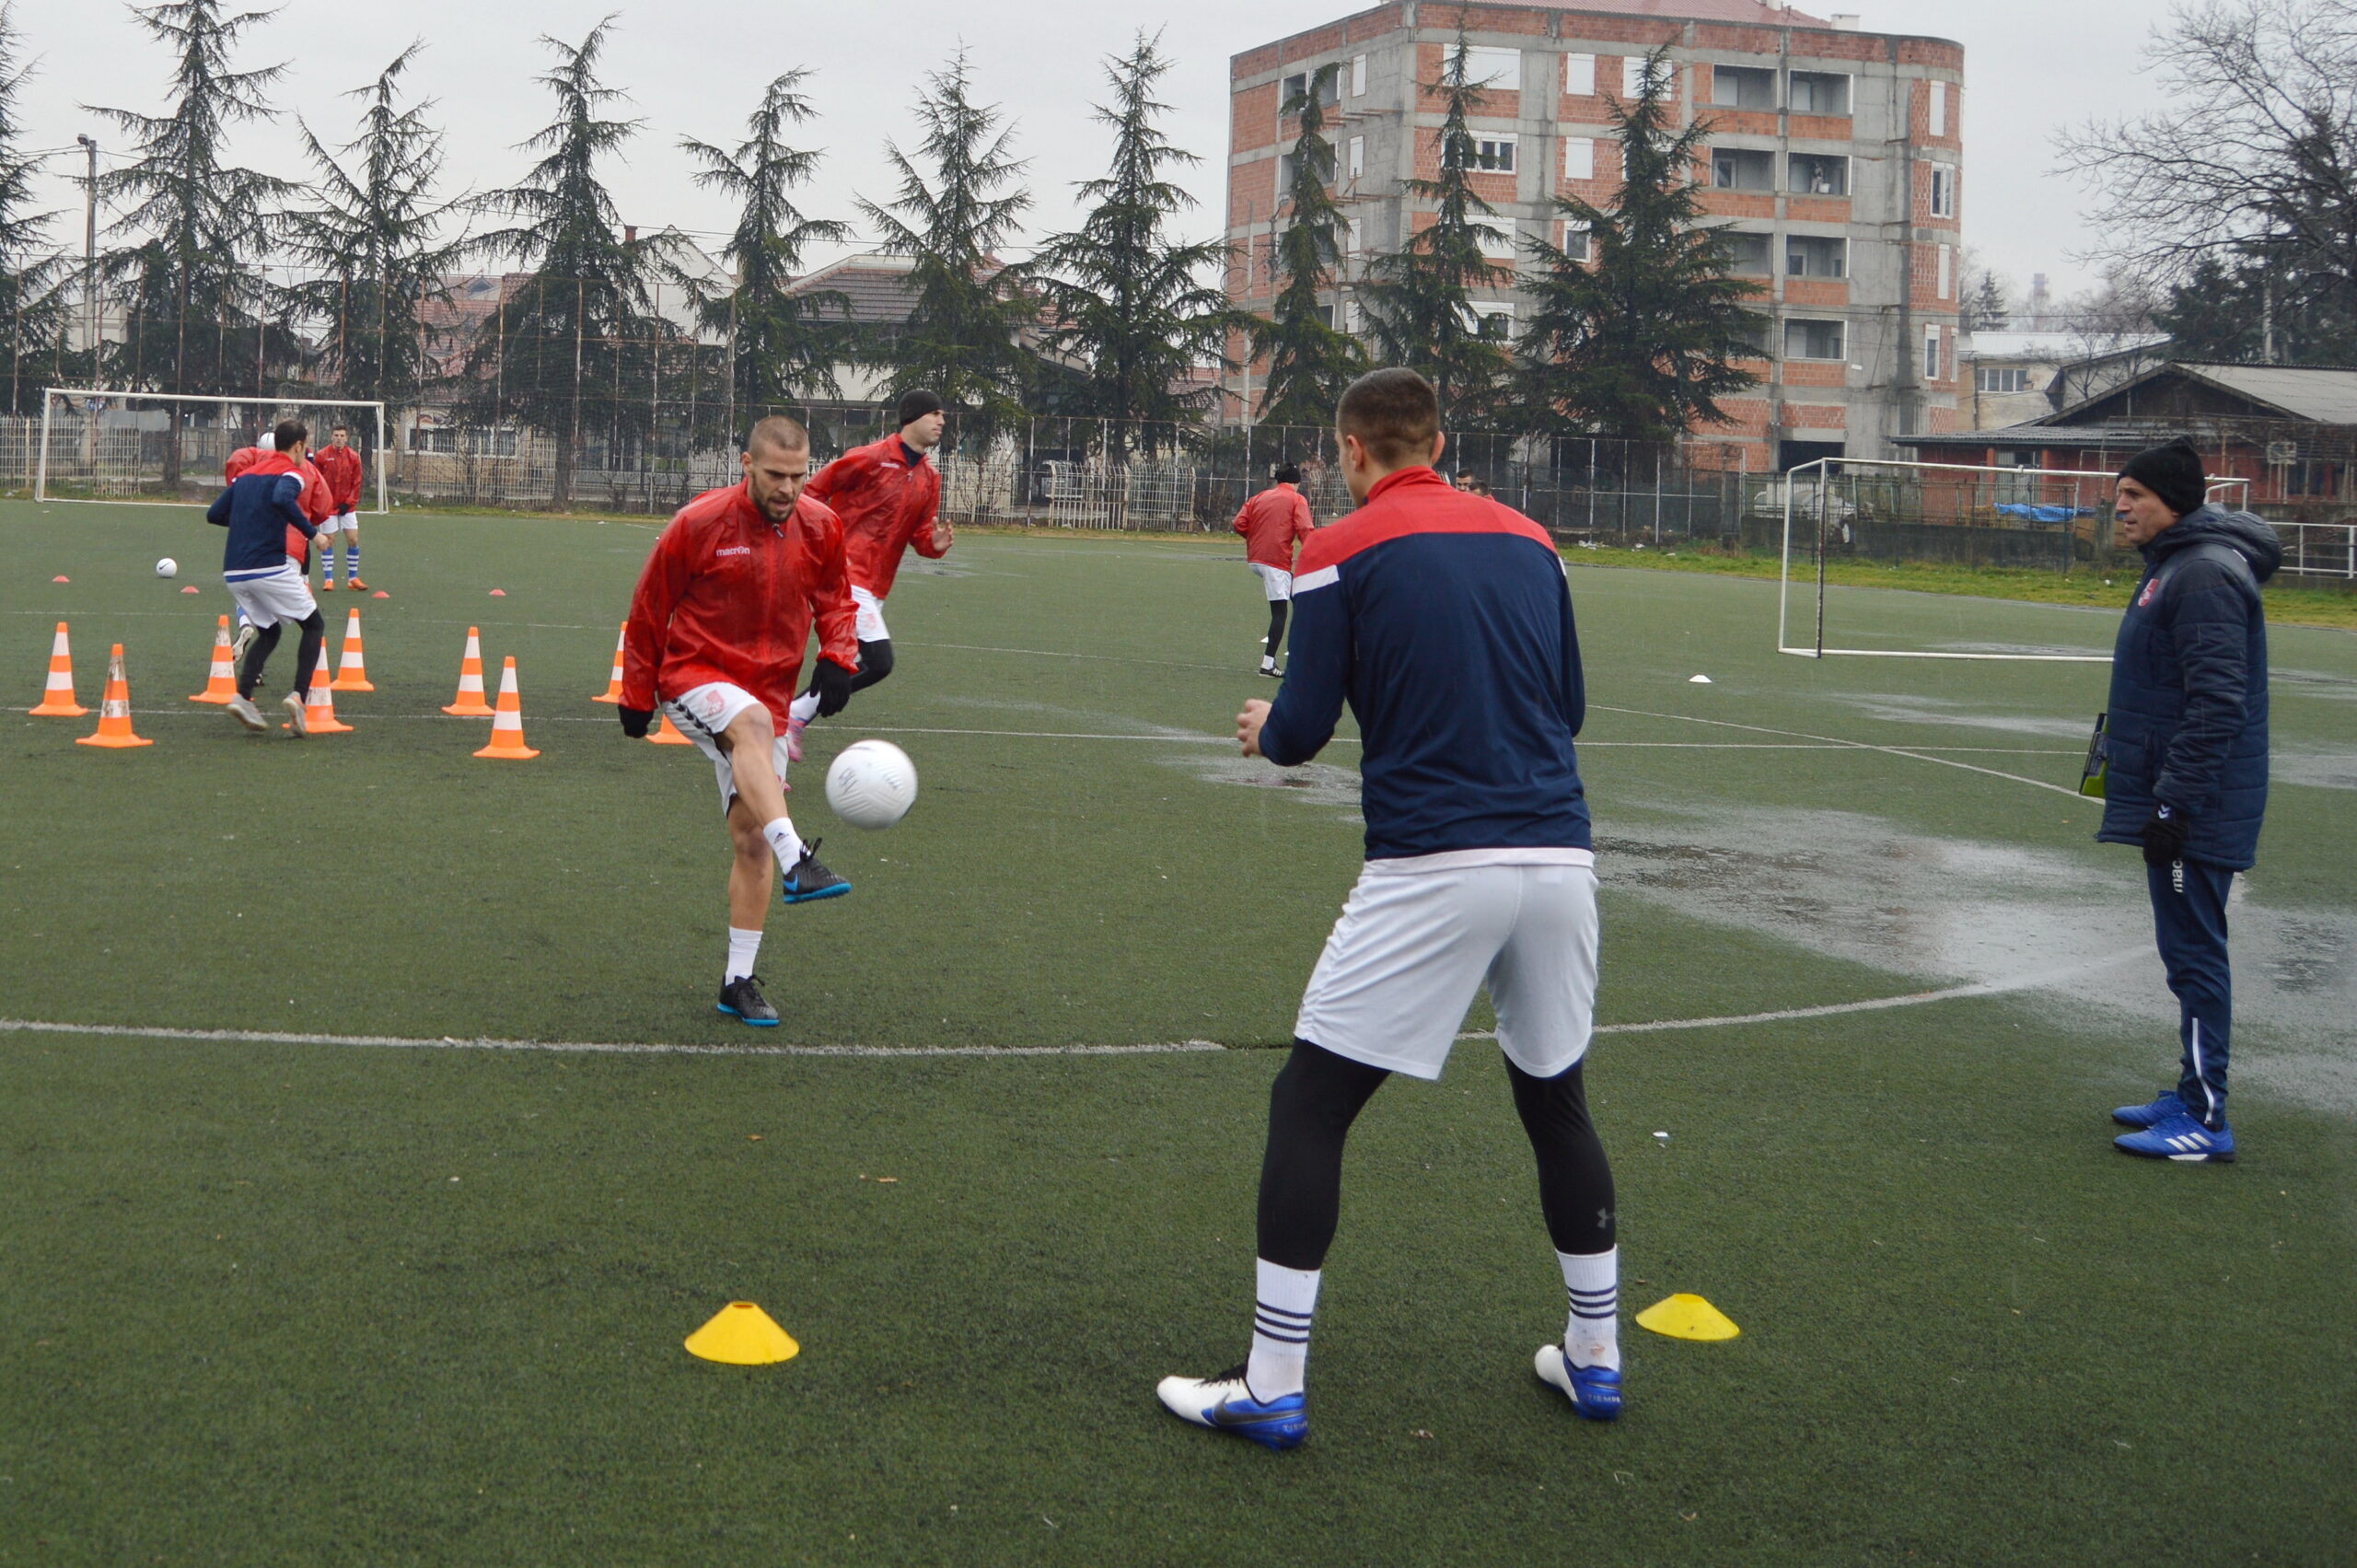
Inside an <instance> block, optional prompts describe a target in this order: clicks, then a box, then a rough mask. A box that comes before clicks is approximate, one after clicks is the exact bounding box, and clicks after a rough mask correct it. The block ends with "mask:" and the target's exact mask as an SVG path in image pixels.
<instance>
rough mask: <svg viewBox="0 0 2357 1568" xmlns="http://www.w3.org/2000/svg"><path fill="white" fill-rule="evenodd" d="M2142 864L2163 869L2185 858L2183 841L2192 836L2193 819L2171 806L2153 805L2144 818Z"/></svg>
mask: <svg viewBox="0 0 2357 1568" xmlns="http://www.w3.org/2000/svg"><path fill="white" fill-rule="evenodd" d="M2143 832H2144V864H2145V865H2152V866H2157V867H2159V868H2160V869H2161V870H2163V871H2165V870H2167V869H2168V868H2169V867H2170V866H2171V865H2175V864H2176V863H2177V862H2178V861H2180V860H2183V859H2184V858H2185V841H2186V840H2187V839H2189V838H2190V837H2192V836H2193V819H2192V818H2190V817H2189V816H2187V815H2186V814H2185V813H2184V812H2182V811H2179V810H2178V809H2177V807H2173V806H2155V807H2153V814H2152V815H2151V816H2150V817H2147V818H2145V819H2144V828H2143Z"/></svg>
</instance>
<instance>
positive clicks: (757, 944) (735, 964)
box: [720, 925, 761, 985]
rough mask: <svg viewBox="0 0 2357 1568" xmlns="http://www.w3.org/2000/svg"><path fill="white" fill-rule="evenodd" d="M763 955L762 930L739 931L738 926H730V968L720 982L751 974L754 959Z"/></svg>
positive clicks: (725, 982) (724, 982) (738, 978)
mask: <svg viewBox="0 0 2357 1568" xmlns="http://www.w3.org/2000/svg"><path fill="white" fill-rule="evenodd" d="M760 957H761V933H760V932H758V931H739V930H738V929H737V927H735V926H733V925H732V926H730V927H729V928H728V970H727V972H726V973H725V974H723V975H722V976H721V977H720V983H721V984H723V985H726V984H727V983H728V982H729V981H734V980H742V979H744V978H745V977H746V976H747V975H749V974H751V973H752V972H753V960H754V959H755V958H760Z"/></svg>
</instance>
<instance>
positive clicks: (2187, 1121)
mask: <svg viewBox="0 0 2357 1568" xmlns="http://www.w3.org/2000/svg"><path fill="white" fill-rule="evenodd" d="M2111 1144H2112V1147H2114V1148H2116V1149H2118V1150H2119V1151H2120V1152H2121V1153H2122V1154H2130V1155H2142V1156H2144V1157H2145V1158H2146V1159H2154V1160H2176V1161H2177V1162H2178V1163H2179V1164H2180V1165H2201V1164H2209V1165H2232V1164H2233V1163H2234V1159H2235V1130H2234V1129H2233V1128H2231V1127H2220V1128H2218V1129H2217V1130H2216V1131H2215V1132H2212V1130H2211V1129H2209V1128H2207V1127H2204V1126H2203V1125H2202V1124H2201V1123H2200V1121H2198V1120H2196V1119H2195V1118H2193V1117H2191V1116H2188V1115H2186V1114H2185V1113H2184V1112H2183V1111H2179V1112H2178V1113H2177V1115H2175V1116H2171V1117H2167V1118H2165V1119H2164V1120H2162V1121H2155V1122H2154V1123H2153V1124H2152V1125H2151V1126H2150V1127H2147V1128H2145V1129H2144V1130H2143V1131H2142V1132H2123V1133H2121V1134H2120V1135H2119V1137H2117V1138H2114V1139H2113V1140H2112V1141H2111Z"/></svg>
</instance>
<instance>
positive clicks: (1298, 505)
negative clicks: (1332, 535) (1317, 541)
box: [1293, 491, 1317, 539]
mask: <svg viewBox="0 0 2357 1568" xmlns="http://www.w3.org/2000/svg"><path fill="white" fill-rule="evenodd" d="M1316 531H1317V528H1316V525H1315V524H1313V523H1312V522H1311V521H1310V519H1309V497H1308V496H1306V495H1304V494H1301V493H1300V492H1299V491H1295V492H1294V497H1293V537H1294V538H1295V539H1307V538H1308V537H1309V536H1310V535H1311V534H1312V533H1314V532H1316Z"/></svg>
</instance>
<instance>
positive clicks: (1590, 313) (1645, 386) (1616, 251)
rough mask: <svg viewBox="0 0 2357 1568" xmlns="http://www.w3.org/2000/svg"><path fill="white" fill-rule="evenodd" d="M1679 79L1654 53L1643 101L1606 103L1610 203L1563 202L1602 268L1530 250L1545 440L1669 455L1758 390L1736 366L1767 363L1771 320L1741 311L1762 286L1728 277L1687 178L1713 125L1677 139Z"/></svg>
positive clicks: (1528, 394) (1532, 244) (1529, 394)
mask: <svg viewBox="0 0 2357 1568" xmlns="http://www.w3.org/2000/svg"><path fill="white" fill-rule="evenodd" d="M1673 79H1674V74H1673V72H1672V71H1671V68H1670V66H1669V62H1668V59H1667V52H1666V50H1665V51H1661V52H1656V53H1655V55H1654V56H1653V57H1652V59H1651V60H1650V61H1649V62H1648V63H1647V69H1646V72H1645V87H1644V90H1643V92H1642V93H1641V94H1640V95H1639V96H1638V98H1637V99H1636V100H1635V101H1634V102H1632V103H1622V102H1618V101H1616V102H1614V103H1613V104H1612V105H1611V114H1612V118H1613V121H1614V123H1615V128H1616V129H1617V131H1618V132H1619V140H1620V147H1621V157H1622V179H1621V186H1620V192H1619V193H1618V194H1617V195H1616V196H1615V197H1614V199H1613V203H1612V204H1611V205H1610V206H1609V207H1597V206H1594V205H1591V204H1590V203H1587V202H1585V201H1582V200H1581V199H1580V198H1578V197H1576V196H1562V197H1558V198H1556V201H1555V206H1556V209H1557V211H1558V213H1559V214H1560V215H1562V217H1563V218H1565V219H1567V220H1568V221H1569V223H1570V224H1571V225H1572V226H1573V227H1574V228H1585V230H1586V232H1587V238H1588V240H1589V243H1590V244H1591V245H1592V246H1593V247H1594V248H1595V249H1594V255H1595V261H1593V263H1590V262H1587V261H1580V260H1576V259H1574V258H1573V256H1571V255H1570V254H1569V253H1567V252H1566V251H1565V250H1563V249H1562V247H1560V246H1557V245H1554V244H1552V243H1550V241H1548V240H1545V239H1533V240H1531V241H1529V242H1528V244H1527V250H1528V251H1529V253H1530V254H1531V256H1532V257H1533V259H1534V260H1536V261H1538V269H1539V270H1538V272H1537V273H1535V274H1532V275H1529V276H1527V277H1526V279H1525V285H1524V286H1525V287H1526V288H1527V290H1528V292H1529V293H1530V295H1531V296H1532V298H1533V301H1534V305H1533V311H1532V316H1531V322H1530V327H1529V330H1528V331H1526V332H1525V333H1524V335H1523V339H1522V356H1523V362H1524V375H1523V381H1524V399H1525V401H1526V404H1527V418H1529V419H1530V421H1531V422H1532V424H1533V425H1534V427H1536V428H1542V429H1553V430H1558V431H1567V432H1568V431H1576V432H1579V433H1581V434H1584V435H1599V436H1615V437H1618V438H1620V439H1622V440H1628V441H1638V442H1645V443H1652V444H1666V443H1667V442H1670V441H1673V440H1675V439H1676V438H1677V437H1678V436H1682V435H1684V434H1685V433H1686V432H1687V431H1688V430H1689V429H1690V428H1692V427H1693V426H1694V425H1696V424H1719V423H1723V422H1724V420H1725V417H1726V416H1725V414H1724V412H1722V411H1721V409H1720V407H1719V404H1718V400H1719V399H1721V398H1723V397H1725V396H1727V395H1728V394H1730V393H1734V392H1739V391H1741V390H1743V389H1746V388H1747V387H1751V386H1755V385H1757V384H1758V382H1759V377H1757V376H1756V375H1754V374H1752V373H1751V372H1750V371H1748V370H1746V369H1744V368H1742V367H1741V366H1737V365H1736V363H1735V361H1736V360H1738V359H1742V358H1747V357H1752V356H1756V355H1757V354H1759V337H1760V334H1761V333H1763V332H1764V331H1766V330H1767V320H1766V318H1764V317H1762V316H1760V315H1759V314H1758V313H1757V312H1756V311H1751V310H1747V309H1745V308H1744V307H1743V305H1742V303H1741V302H1742V301H1743V300H1744V299H1746V298H1747V297H1749V296H1752V295H1754V294H1756V293H1758V292H1759V288H1758V285H1755V284H1751V283H1748V282H1747V281H1745V280H1743V279H1741V278H1737V277H1734V276H1731V275H1730V274H1729V273H1728V266H1729V264H1730V261H1731V260H1732V258H1731V257H1730V256H1729V254H1728V252H1727V248H1726V245H1725V242H1724V240H1723V239H1721V238H1719V236H1718V234H1717V232H1716V231H1715V230H1713V229H1710V228H1705V227H1703V226H1701V216H1702V212H1701V203H1700V201H1699V200H1698V199H1697V198H1696V196H1695V193H1694V183H1693V172H1692V171H1693V168H1694V164H1695V159H1696V156H1697V152H1698V149H1700V148H1701V146H1702V145H1704V143H1705V139H1706V138H1707V137H1708V136H1709V134H1710V132H1711V125H1710V122H1708V121H1701V120H1698V121H1696V122H1694V123H1692V124H1690V125H1689V126H1688V127H1687V128H1686V129H1685V130H1684V131H1682V132H1681V131H1677V130H1675V129H1674V128H1673V126H1672V124H1671V120H1670V113H1669V106H1668V105H1667V103H1666V101H1665V96H1666V88H1667V85H1668V83H1669V82H1670V81H1672V80H1673Z"/></svg>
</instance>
